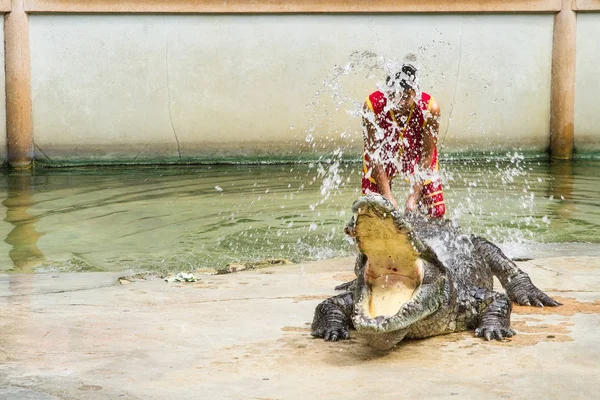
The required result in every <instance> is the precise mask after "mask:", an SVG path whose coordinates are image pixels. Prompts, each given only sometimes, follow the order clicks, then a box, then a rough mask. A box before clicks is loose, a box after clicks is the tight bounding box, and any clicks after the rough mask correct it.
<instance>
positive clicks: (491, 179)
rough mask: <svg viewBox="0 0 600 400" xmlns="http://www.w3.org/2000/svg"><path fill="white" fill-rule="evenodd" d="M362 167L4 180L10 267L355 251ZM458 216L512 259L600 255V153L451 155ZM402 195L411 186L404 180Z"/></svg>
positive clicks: (154, 266) (217, 261)
mask: <svg viewBox="0 0 600 400" xmlns="http://www.w3.org/2000/svg"><path fill="white" fill-rule="evenodd" d="M360 168H361V165H360V164H338V163H333V164H322V165H321V164H319V163H314V164H293V165H250V166H249V165H243V166H242V165H239V166H235V165H228V166H193V167H179V166H178V167H123V168H117V167H110V168H73V169H56V170H54V169H42V170H37V171H35V172H33V173H28V172H11V173H5V174H4V175H1V176H0V191H2V197H3V198H4V200H3V201H2V206H3V207H4V208H5V218H4V220H3V222H2V223H0V235H3V236H4V238H5V239H4V242H2V243H1V244H0V266H1V267H0V268H1V269H2V270H3V271H14V272H61V271H123V270H127V271H129V270H131V271H191V270H195V269H198V268H205V267H206V268H216V269H222V268H224V267H225V266H226V265H227V264H229V263H232V262H248V261H259V260H264V259H268V258H283V259H288V260H290V261H294V262H301V261H306V260H315V259H327V258H332V257H341V256H349V255H352V254H354V246H353V244H352V243H351V242H350V241H349V240H348V239H347V238H346V237H345V236H344V234H343V227H344V225H345V224H346V222H347V221H348V219H349V218H350V213H351V212H350V206H351V204H352V202H353V201H354V200H355V199H356V198H358V197H359V196H360V189H359V188H360V179H361V176H360ZM443 173H444V189H445V190H444V192H445V198H446V205H447V210H448V211H447V215H448V217H450V218H452V219H454V220H456V221H458V222H459V223H460V225H461V226H462V227H463V229H464V230H465V231H469V232H473V233H477V234H482V235H484V236H486V237H488V238H490V239H492V240H493V241H495V242H497V243H498V244H500V245H501V246H502V247H503V248H504V249H505V251H506V252H507V253H508V254H509V256H512V257H541V256H545V255H569V254H573V253H576V254H577V255H600V250H598V243H600V233H599V232H600V231H599V229H598V228H599V227H600V161H590V160H586V161H577V162H557V163H550V162H546V161H526V160H523V159H522V158H521V157H519V156H518V155H515V156H514V157H509V158H507V159H506V160H502V161H498V160H492V159H490V160H487V161H451V160H450V161H446V162H445V163H444V164H443ZM394 189H395V192H396V194H397V195H398V198H399V200H400V202H402V201H403V199H405V198H406V191H407V187H406V186H405V185H404V184H403V183H402V182H400V181H398V182H397V183H396V186H395V187H394Z"/></svg>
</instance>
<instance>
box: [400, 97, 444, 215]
mask: <svg viewBox="0 0 600 400" xmlns="http://www.w3.org/2000/svg"><path fill="white" fill-rule="evenodd" d="M440 115H441V110H440V106H439V104H438V103H437V102H436V101H435V100H432V101H431V103H430V104H429V113H428V115H426V120H425V124H424V126H423V152H422V153H421V154H422V155H421V158H420V160H419V170H420V171H428V170H431V169H432V168H433V166H432V164H433V155H434V153H435V148H436V146H437V140H438V133H439V129H440V123H439V117H440ZM424 183H425V180H424V179H423V176H419V175H416V176H414V177H413V180H412V181H411V184H412V187H411V193H410V195H409V196H408V199H407V200H406V211H407V212H408V211H413V210H415V209H416V208H417V204H418V201H419V197H420V195H421V190H422V189H423V184H424Z"/></svg>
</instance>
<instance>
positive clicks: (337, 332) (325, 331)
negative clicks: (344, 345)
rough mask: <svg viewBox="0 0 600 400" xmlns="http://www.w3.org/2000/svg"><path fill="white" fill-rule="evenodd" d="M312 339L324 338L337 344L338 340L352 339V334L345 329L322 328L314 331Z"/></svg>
mask: <svg viewBox="0 0 600 400" xmlns="http://www.w3.org/2000/svg"><path fill="white" fill-rule="evenodd" d="M310 334H311V336H312V337H315V338H323V339H325V341H327V342H337V341H338V340H347V339H350V333H349V332H348V330H347V329H345V328H342V327H340V328H321V329H317V330H314V331H312V332H311V333H310Z"/></svg>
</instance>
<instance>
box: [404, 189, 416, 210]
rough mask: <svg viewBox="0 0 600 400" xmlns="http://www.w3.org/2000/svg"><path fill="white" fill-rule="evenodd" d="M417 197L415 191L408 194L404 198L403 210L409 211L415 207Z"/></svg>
mask: <svg viewBox="0 0 600 400" xmlns="http://www.w3.org/2000/svg"><path fill="white" fill-rule="evenodd" d="M417 198H418V195H417V194H416V193H413V194H411V195H410V196H408V199H407V200H406V206H405V212H407V213H409V212H411V211H415V210H416V209H417Z"/></svg>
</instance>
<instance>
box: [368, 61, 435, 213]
mask: <svg viewBox="0 0 600 400" xmlns="http://www.w3.org/2000/svg"><path fill="white" fill-rule="evenodd" d="M439 116H440V107H439V105H438V104H437V102H436V101H435V100H434V99H433V97H431V96H430V95H429V94H427V93H423V92H420V91H419V87H418V82H417V69H416V68H415V66H414V65H413V64H411V63H405V64H403V65H402V67H401V68H400V71H398V72H396V73H393V74H391V75H390V76H388V77H387V80H386V88H385V89H384V90H382V91H376V92H373V93H371V95H369V97H367V100H366V102H365V104H364V107H363V120H362V125H363V132H364V140H365V143H364V165H363V179H362V192H363V194H366V193H369V192H375V193H379V194H381V195H383V196H384V197H385V198H387V199H388V200H389V201H391V202H392V204H393V205H394V207H395V208H398V204H397V202H396V199H395V198H394V196H393V194H392V179H393V178H394V177H395V176H397V175H402V176H403V177H404V178H405V179H406V180H407V181H409V182H410V186H411V191H410V195H409V196H408V200H407V201H406V205H405V211H407V212H408V211H414V210H421V211H422V212H424V213H426V214H427V215H429V216H431V217H434V218H441V217H443V216H444V214H445V213H446V207H445V205H444V196H443V193H442V184H441V181H440V177H439V164H438V155H437V149H436V145H437V138H438V132H439Z"/></svg>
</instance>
